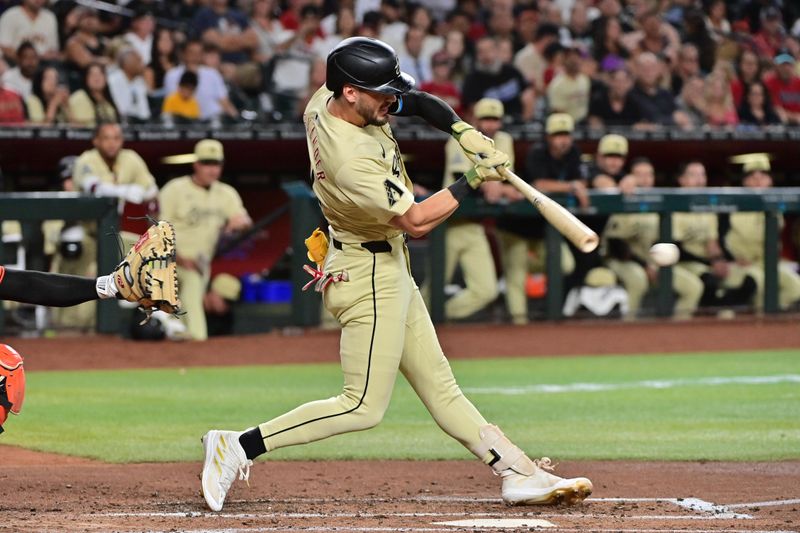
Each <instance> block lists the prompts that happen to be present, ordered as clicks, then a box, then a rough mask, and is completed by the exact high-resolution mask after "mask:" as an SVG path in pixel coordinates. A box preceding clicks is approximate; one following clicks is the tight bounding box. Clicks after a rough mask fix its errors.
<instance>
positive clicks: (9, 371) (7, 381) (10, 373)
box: [0, 344, 25, 433]
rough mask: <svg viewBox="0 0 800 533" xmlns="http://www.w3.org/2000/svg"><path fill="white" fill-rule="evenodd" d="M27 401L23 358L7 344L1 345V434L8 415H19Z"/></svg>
mask: <svg viewBox="0 0 800 533" xmlns="http://www.w3.org/2000/svg"><path fill="white" fill-rule="evenodd" d="M24 401H25V368H24V367H23V366H22V356H21V355H20V354H19V353H17V351H16V350H15V349H14V348H12V347H11V346H8V345H6V344H0V433H2V432H3V426H2V424H3V423H4V422H5V421H6V418H7V417H8V413H14V414H15V415H18V414H19V412H20V411H21V410H22V404H23V402H24Z"/></svg>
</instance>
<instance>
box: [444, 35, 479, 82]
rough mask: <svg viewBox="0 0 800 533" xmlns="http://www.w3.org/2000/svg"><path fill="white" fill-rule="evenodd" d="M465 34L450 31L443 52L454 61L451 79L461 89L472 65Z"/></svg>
mask: <svg viewBox="0 0 800 533" xmlns="http://www.w3.org/2000/svg"><path fill="white" fill-rule="evenodd" d="M465 39H466V38H465V37H464V34H463V33H462V32H461V31H459V30H450V31H448V32H447V35H446V36H445V42H444V48H443V50H444V51H445V52H447V56H448V57H449V58H450V59H452V60H453V69H452V72H451V79H452V80H453V83H455V84H456V85H458V86H459V87H461V86H462V85H463V82H464V78H465V77H466V75H467V72H469V71H470V67H471V65H472V61H471V55H470V54H469V53H468V52H467V48H466V42H465Z"/></svg>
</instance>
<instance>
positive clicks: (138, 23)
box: [122, 6, 156, 66]
mask: <svg viewBox="0 0 800 533" xmlns="http://www.w3.org/2000/svg"><path fill="white" fill-rule="evenodd" d="M155 30H156V19H155V18H154V17H153V12H152V11H151V10H150V8H148V7H146V6H141V7H139V8H138V9H136V10H135V11H134V15H133V19H132V20H131V27H130V29H129V30H128V32H127V33H125V35H123V36H122V38H123V40H124V41H125V42H126V43H128V45H129V46H130V47H132V48H133V49H134V50H136V52H137V53H138V54H139V57H141V58H142V62H143V63H144V65H145V66H147V65H149V64H150V61H152V53H153V40H154V38H155Z"/></svg>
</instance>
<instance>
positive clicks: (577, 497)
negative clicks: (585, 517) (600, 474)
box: [500, 457, 592, 505]
mask: <svg viewBox="0 0 800 533" xmlns="http://www.w3.org/2000/svg"><path fill="white" fill-rule="evenodd" d="M534 464H535V465H536V466H537V468H536V472H534V473H533V475H530V476H526V475H523V474H519V473H517V472H514V471H513V470H511V469H510V468H509V469H506V470H504V471H502V472H500V477H502V478H503V501H504V502H506V503H507V504H508V505H574V504H576V503H580V502H582V501H583V500H584V499H586V497H587V496H589V495H590V494H591V493H592V482H591V481H589V480H588V479H586V478H585V477H576V478H571V479H564V478H562V477H558V476H556V475H553V474H551V473H549V472H547V470H553V466H552V465H551V464H550V459H548V458H547V457H543V458H542V459H539V460H536V461H534Z"/></svg>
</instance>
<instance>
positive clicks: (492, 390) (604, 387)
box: [463, 374, 800, 396]
mask: <svg viewBox="0 0 800 533" xmlns="http://www.w3.org/2000/svg"><path fill="white" fill-rule="evenodd" d="M779 383H800V375H797V374H779V375H774V376H727V377H723V376H715V377H706V378H680V379H649V380H644V381H631V382H627V383H588V382H587V383H582V382H578V383H564V384H538V385H526V386H523V387H513V386H504V387H463V390H464V392H466V393H469V394H501V395H505V396H518V395H522V394H562V393H568V392H607V391H616V390H622V389H672V388H676V387H695V386H708V387H717V386H722V385H776V384H779Z"/></svg>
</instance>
